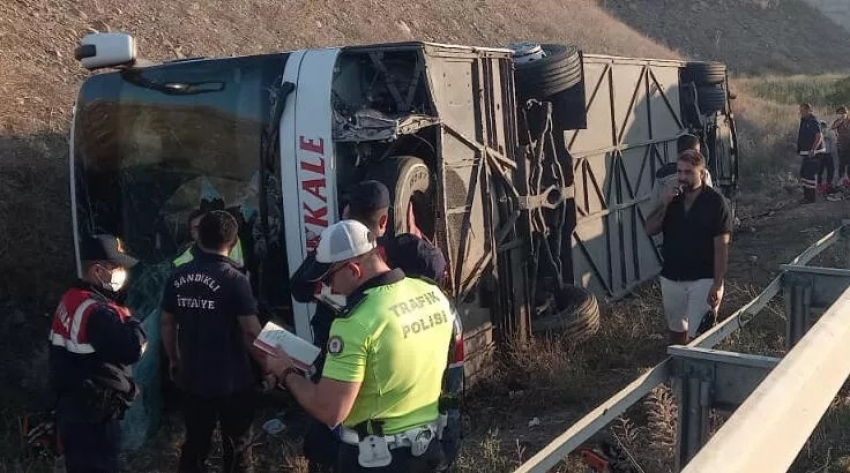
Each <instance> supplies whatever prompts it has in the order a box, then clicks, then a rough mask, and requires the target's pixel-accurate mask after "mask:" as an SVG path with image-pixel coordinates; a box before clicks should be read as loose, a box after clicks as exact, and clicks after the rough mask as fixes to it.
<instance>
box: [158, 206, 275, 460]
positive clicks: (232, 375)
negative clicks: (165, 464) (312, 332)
mask: <svg viewBox="0 0 850 473" xmlns="http://www.w3.org/2000/svg"><path fill="white" fill-rule="evenodd" d="M237 226H238V224H237V222H236V219H235V218H234V217H233V216H232V215H231V214H229V213H228V212H226V211H223V210H214V211H212V212H209V213H208V214H206V215H205V216H204V217H203V219H201V221H200V224H199V226H198V243H197V246H198V250H199V251H198V252H197V254H196V255H195V257H194V258H193V259H192V261H190V262H188V263H186V264H183V265H182V266H180V267H179V268H177V269H176V270H175V271H174V273H173V274H172V275H171V278H170V279H169V281H168V284H167V285H166V288H165V293H164V295H163V302H162V319H161V331H162V341H163V345H164V347H165V351H166V354H167V357H168V360H169V372H170V373H171V377H172V379H173V380H174V381H175V383H176V384H177V386H178V387H179V388H180V389H181V390H182V391H183V393H184V410H183V415H184V422H185V425H186V439H185V442H184V444H183V448H182V452H181V456H180V471H187V472H195V471H205V462H206V459H207V455H208V454H209V449H210V443H211V439H212V434H213V430H215V427H216V422H217V421H218V422H220V424H221V431H222V437H223V441H222V444H223V449H224V458H223V460H224V471H228V472H234V471H252V468H253V465H252V463H253V462H252V458H251V456H252V455H251V443H252V438H251V424H252V422H253V419H254V411H253V409H254V396H253V395H254V386H255V384H256V383H257V381H258V380H257V379H255V378H256V373H255V371H254V370H253V369H252V367H251V357H252V356H254V357H255V359H256V361H257V362H258V363H262V361H263V358H262V356H261V355H260V354H259V353H260V352H259V351H258V350H254V349H252V348H251V346H252V344H253V341H254V339H255V338H256V337H257V335H258V334H259V333H260V330H261V327H260V323H259V321H258V319H257V315H256V313H257V306H256V301H255V299H254V296H253V293H252V292H251V287H250V284H249V282H248V278H247V276H245V275H244V274H243V273H241V272H240V271H238V270H237V269H236V268H235V267H234V264H233V262H232V261H231V260H230V259H229V258H228V257H227V255H228V254H229V253H230V251H231V250H232V248H233V246H234V245H235V244H236V232H237Z"/></svg>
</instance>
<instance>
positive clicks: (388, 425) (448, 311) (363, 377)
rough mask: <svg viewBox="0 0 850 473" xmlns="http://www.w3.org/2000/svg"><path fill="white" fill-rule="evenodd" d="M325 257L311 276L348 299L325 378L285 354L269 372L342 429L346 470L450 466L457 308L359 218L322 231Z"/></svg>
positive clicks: (340, 461) (320, 251)
mask: <svg viewBox="0 0 850 473" xmlns="http://www.w3.org/2000/svg"><path fill="white" fill-rule="evenodd" d="M316 262H317V264H315V265H312V266H311V271H310V272H312V273H313V274H311V275H312V276H320V277H321V279H323V280H324V281H325V282H326V283H328V284H329V285H330V286H331V288H332V289H333V290H334V291H335V292H337V293H339V294H343V295H345V296H346V307H345V309H344V311H343V313H342V314H341V315H340V317H338V318H337V319H336V320H334V322H333V325H332V327H331V330H330V337H329V339H328V343H327V351H328V357H327V359H326V360H325V365H324V368H323V373H322V378H321V380H320V381H319V382H318V383H313V382H312V381H310V380H308V379H306V378H304V377H303V376H301V375H300V372H299V370H298V368H296V365H294V364H293V362H292V360H291V359H290V358H289V357H288V356H287V355H286V354H285V353H284V352H282V351H280V350H278V351H277V352H276V354H275V355H274V356H271V357H269V359H268V361H267V367H268V369H269V370H270V371H271V372H272V373H274V374H275V375H276V376H277V378H278V379H279V380H280V382H281V385H282V386H283V387H285V388H286V389H288V390H289V391H290V392H292V394H293V395H294V396H295V398H296V399H297V401H298V402H299V404H301V406H303V407H304V409H305V410H307V412H308V413H310V414H311V415H312V416H313V417H315V418H316V419H318V420H320V421H321V422H323V423H324V424H325V425H327V426H331V427H336V426H339V428H338V429H337V430H336V431H337V432H338V435H339V439H340V440H341V444H340V449H339V453H338V457H337V464H336V467H337V471H340V472H359V471H364V472H367V471H368V472H409V471H417V472H420V471H421V472H431V471H442V469H443V468H445V454H444V452H443V448H442V445H441V443H440V442H439V441H437V438H438V436H439V430H440V422H439V419H440V414H439V402H440V397H441V386H442V383H443V377H444V373H445V369H446V354H447V353H448V352H449V351H450V348H451V346H452V345H453V342H454V340H453V337H452V334H453V331H454V327H455V325H454V324H455V321H456V318H457V315H456V313H455V311H454V310H453V307H452V305H451V304H450V302H449V301H448V300H447V299H446V298H445V296H444V295H443V293H442V292H441V291H440V289H439V287H437V286H436V285H435V284H433V283H429V282H426V281H424V280H421V279H416V278H408V277H405V274H404V272H403V271H402V270H400V269H394V270H391V269H390V268H389V266H388V265H387V263H386V262H385V261H384V260H383V259H382V258H381V257H380V256H379V255H378V254H377V244H376V238H375V236H374V234H373V233H372V232H371V231H370V230H369V229H368V228H367V227H366V226H365V225H363V224H362V223H360V222H358V221H355V220H343V221H341V222H338V223H336V224H334V225H331V226H329V227H328V228H327V229H325V231H324V232H322V235H321V239H320V241H319V245H318V247H317V250H316ZM315 272H318V273H319V274H316V273H315Z"/></svg>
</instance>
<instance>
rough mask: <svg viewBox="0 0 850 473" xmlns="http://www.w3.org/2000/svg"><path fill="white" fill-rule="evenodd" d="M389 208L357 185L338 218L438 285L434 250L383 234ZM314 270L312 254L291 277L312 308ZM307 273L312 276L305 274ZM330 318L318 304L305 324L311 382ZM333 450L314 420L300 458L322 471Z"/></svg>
mask: <svg viewBox="0 0 850 473" xmlns="http://www.w3.org/2000/svg"><path fill="white" fill-rule="evenodd" d="M389 206H390V193H389V189H387V187H386V186H385V185H384V184H383V183H381V182H379V181H375V180H366V181H361V182H359V183H357V184H355V185H354V186H353V187H352V188H351V189H350V190H349V202H348V205H347V206H346V208H345V211H344V213H343V217H344V218H352V219H355V220H357V221H359V222H360V223H362V224H364V225H366V227H368V228H369V230H371V231H372V233H373V234H375V235H376V236H377V237H378V252H379V253H380V255H381V257H382V258H383V259H384V260H385V261H386V262H387V264H388V265H389V266H390V267H391V268H396V267H397V268H400V269H401V270H402V271H403V272H404V273H405V274H406V275H408V276H421V277H425V278H428V279H432V280H434V281H437V282H440V281H442V279H443V275H444V273H445V269H446V260H445V258H444V257H443V254H442V253H441V252H440V250H439V249H438V248H437V247H435V246H434V245H432V244H430V243H429V242H427V241H426V240H424V239H422V238H420V237H419V236H417V235H414V234H412V233H404V234H399V235H393V236H388V235H387V234H386V231H387V224H388V222H389ZM315 264H316V263H315V254H314V253H311V254H310V255H308V256H307V258H306V259H305V260H304V262H303V263H302V264H301V266H300V267H299V269H298V270H296V272H295V273H294V274H293V275H292V278H291V280H290V287H291V290H292V296H293V297H294V298H295V300H297V301H299V302H312V301H313V299H314V294H315V292H316V287H317V283H319V279H320V277H319V276H317V275H318V274H320V273H319V272H316V270H315V269H312V266H313V265H315ZM311 272H312V273H313V274H310V273H311ZM334 318H336V310H335V309H334V308H331V307H329V306H328V305H326V303H324V302H322V301H319V303H318V305H317V306H316V312H315V314H314V315H313V318H312V319H311V320H310V324H311V325H312V327H313V342H314V343H315V344H316V345H317V346H319V347H321V348H322V353H321V355H320V356H319V359H318V360H316V372H315V374H314V380H315V381H318V380H319V379H320V378H321V376H322V366H323V363H324V358H325V356H326V355H327V353H326V345H327V341H328V333H329V332H330V328H331V324H332V323H333V320H334ZM336 444H337V441H336V439H335V438H334V437H333V435H332V433H331V431H330V429H329V428H328V426H326V425H324V424H322V423H321V422H318V421H315V420H314V421H313V422H312V424H311V426H310V428H309V430H308V432H307V435H306V437H305V438H304V455H305V456H306V457H307V459H308V461H309V471H310V472H311V473H313V472H317V471H321V468H322V466H329V465H333V464H334V463H335V462H336V457H337V449H336Z"/></svg>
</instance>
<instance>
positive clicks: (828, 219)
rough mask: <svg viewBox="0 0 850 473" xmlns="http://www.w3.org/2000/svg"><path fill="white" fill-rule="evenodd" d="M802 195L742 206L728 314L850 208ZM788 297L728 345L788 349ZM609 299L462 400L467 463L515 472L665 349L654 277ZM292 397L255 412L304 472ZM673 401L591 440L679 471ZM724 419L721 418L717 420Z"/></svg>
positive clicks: (172, 429)
mask: <svg viewBox="0 0 850 473" xmlns="http://www.w3.org/2000/svg"><path fill="white" fill-rule="evenodd" d="M798 199H799V196H798V195H796V194H795V195H789V196H788V198H787V199H786V200H785V201H773V202H771V207H770V208H767V207H765V206H760V207H749V206H746V205H745V206H744V207H742V208H741V209H740V210H739V215H740V218H741V225H740V227H739V228H738V230H737V232H736V234H735V236H734V239H733V245H732V252H731V255H730V267H729V275H728V282H727V286H726V296H725V302H724V305H723V308H722V310H721V317H726V316H728V315H729V314H730V313H732V312H733V311H735V310H736V309H738V308H739V307H740V306H742V305H743V304H745V303H746V302H748V301H749V300H750V299H751V298H753V297H754V296H755V295H757V294H758V292H760V291H761V290H762V289H763V288H764V286H766V285H767V284H768V283H769V282H770V281H771V280H772V279H773V278H774V277H775V276H776V275H777V274H778V267H779V265H780V264H782V263H786V262H789V261H790V260H791V259H792V258H793V257H794V256H796V255H797V254H799V253H800V252H802V251H803V250H804V249H805V248H806V247H808V246H809V245H810V244H812V243H813V242H815V241H817V240H818V239H819V238H821V237H822V236H823V235H824V234H826V233H828V232H829V231H831V230H832V229H834V228H835V227H837V226H838V225H840V223H841V220H842V219H844V218H848V217H850V202H819V203H816V204H798V203H797V202H796V201H797V200H798ZM770 209H777V210H770ZM774 305H776V304H774ZM781 308H782V305H781V298H780V300H779V301H778V305H776V307H775V308H774V309H775V310H774V311H773V312H771V311H770V310H765V311H763V312H762V314H760V315H759V316H758V317H757V319H761V320H754V321H753V323H752V324H751V325H750V326H748V327H749V328H748V333H747V334H746V336H743V337H742V336H734V337H732V338H730V341H729V343H728V346H725V347H724V349H727V350H733V351H736V350H740V351H742V352H753V351H761V352H762V353H761V354H772V355H778V356H781V353H777V352H776V351H781V348H777V349H776V351H773V349H772V348H771V343H769V342H765V340H774V341H776V342H777V343H778V345H777V346H778V347H780V346H781V340H780V339H781V334H782V333H783V331H784V329H783V326H782V325H781V324H782V320H781V318H779V317H778V316H777V311H781ZM602 310H603V317H604V319H603V320H604V322H603V324H605V325H604V326H603V328H602V329H601V331H600V333H599V334H598V336H597V337H596V338H594V339H593V340H590V341H589V342H587V343H585V344H584V345H582V346H580V347H573V348H571V349H566V350H565V349H564V348H563V346H561V345H559V344H558V342H550V341H545V340H538V341H537V343H535V344H534V346H533V348H532V349H531V352H525V353H521V354H520V355H517V356H519V357H525V358H523V359H522V360H519V361H520V362H521V363H522V364H523V366H525V368H526V372H525V373H516V372H509V373H503V374H502V375H501V376H498V377H497V379H496V380H494V382H493V383H492V384H486V385H484V386H482V387H481V388H479V389H477V390H475V391H474V392H473V393H472V396H471V398H470V399H469V404H468V408H467V411H466V417H467V418H466V437H465V440H464V449H463V451H462V454H461V458H460V460H459V465H458V466H459V468H458V469H459V470H460V471H463V472H479V471H494V472H496V471H505V472H507V471H512V470H513V469H514V468H515V467H516V466H517V465H519V464H520V463H521V462H522V461H524V460H526V459H528V458H529V457H530V456H532V455H533V454H534V453H535V452H537V451H539V450H540V449H541V448H543V447H544V446H545V445H547V444H548V443H549V442H550V441H551V440H552V439H554V438H555V437H556V436H558V435H559V434H561V433H562V432H563V431H564V430H566V429H567V428H568V427H569V426H570V425H572V424H573V423H574V422H576V421H577V420H579V419H580V418H581V417H583V416H584V415H585V414H586V413H587V412H589V411H590V410H592V409H593V408H595V407H596V406H597V405H598V404H599V403H601V402H602V401H604V400H605V399H606V398H608V397H609V396H611V395H612V394H614V393H615V392H617V391H618V390H619V389H621V388H622V387H624V386H625V385H626V384H628V383H629V382H631V381H632V380H633V379H634V378H636V377H637V376H639V375H640V374H641V373H642V372H643V371H644V370H646V369H647V368H650V367H652V366H653V365H655V364H656V363H658V362H660V361H661V360H662V359H664V358H665V356H666V353H665V349H666V338H665V337H666V331H665V326H664V323H663V319H662V316H661V312H660V293H659V289H658V286H657V284H656V283H654V282H651V283H648V284H647V285H646V286H645V287H643V288H641V289H640V290H638V291H637V292H636V293H635V294H634V295H633V296H632V297H630V298H627V299H625V300H623V301H620V302H617V303H614V304H606V305H604V306H603V309H602ZM624 319H631V323H625V320H624ZM752 340H758V341H759V342H758V343H753V342H752ZM505 380H509V381H505ZM285 402H286V396H285V395H279V396H278V402H277V403H276V402H270V403H269V404H268V405H267V407H266V408H265V409H264V411H263V413H262V416H261V418H260V420H259V421H258V422H259V423H261V422H262V421H264V420H266V419H267V418H269V417H270V416H272V415H275V414H280V412H281V411H283V412H285V415H284V419H286V423H287V425H288V426H289V427H290V430H288V431H287V433H286V434H285V435H283V436H282V437H279V438H274V437H269V436H268V435H266V434H263V433H260V434H259V435H258V440H257V441H258V450H257V452H258V457H259V460H258V463H259V465H260V466H261V469H260V471H281V470H282V471H297V472H301V471H306V470H305V466H304V464H303V459H301V458H300V457H299V456H298V455H297V452H298V448H299V446H298V441H299V438H300V435H301V433H302V431H301V430H300V429H299V424H300V421H299V419H300V414H299V413H298V411H297V409H289V408H287V407H281V406H283V405H285V404H281V403H285ZM658 410H662V411H664V410H666V411H668V413H667V414H660V415H662V416H665V415H666V416H668V417H669V418H668V419H667V420H661V421H658V420H655V421H653V417H652V416H653V413H654V412H656V411H658ZM670 411H672V412H670ZM674 411H675V401H674V400H673V399H672V398H670V396H669V389H668V390H667V391H666V394H665V391H664V390H661V391H659V392H657V393H654V394H653V395H652V396H650V397H649V399H648V400H645V401H643V402H641V403H638V404H637V405H636V406H635V408H633V409H631V410H630V411H629V413H628V414H627V415H626V416H624V417H623V418H621V419H619V420H618V421H615V422H613V423H612V424H611V425H609V426H608V428H606V429H604V430H603V431H601V432H600V433H599V435H597V436H596V438H595V439H594V440H602V439H611V438H615V439H620V441H622V443H623V444H624V447H625V448H629V447H631V448H633V449H634V451H632V453H631V454H632V455H634V457H635V459H636V461H637V463H639V464H640V465H641V466H642V468H643V469H644V471H647V472H659V473H660V472H666V471H672V465H673V452H674V450H673V448H672V445H671V442H672V441H674V439H675V430H674V428H673V423H674V422H675V418H674V417H675V412H674ZM654 415H656V416H657V415H659V414H657V413H655V414H654ZM716 418H718V419H719V418H720V417H719V416H716ZM171 422H172V423H171V424H169V426H168V427H167V428H166V429H164V431H163V433H162V434H161V435H160V436H159V437H158V439H157V440H156V442H155V443H153V444H152V445H151V446H150V447H149V448H146V449H145V450H144V451H142V452H139V453H137V454H134V455H132V456H131V457H130V458H129V461H130V465H132V467H131V469H132V470H133V471H162V470H163V469H167V466H166V465H169V466H171V465H173V464H174V462H175V461H176V458H177V455H178V452H179V440H180V438H181V427H180V425H179V419H178V418H177V417H176V416H173V415H172V417H171ZM653 422H655V423H653ZM659 422H660V423H661V424H660V425H659ZM720 425H721V422H720V421H718V422H717V425H716V426H715V427H719V426H720ZM824 438H828V437H824ZM819 445H820V446H821V447H823V450H824V451H820V450H817V451H813V452H810V453H809V454H803V455H801V460H800V463H801V464H800V465H799V466H798V469H796V470H795V471H800V472H804V471H805V472H808V471H813V470H811V469H810V468H809V467H808V466H807V465H810V464H813V462H815V461H816V459H819V458H821V456H822V455H823V454H824V453H826V451H825V450H826V448H829V443H828V442H827V441H823V442H821V443H820V444H819ZM642 446H643V447H645V448H640V447H642ZM557 471H560V472H575V473H580V472H581V473H584V472H585V471H586V470H585V469H584V467H583V466H581V464H580V462H579V461H578V460H576V459H575V458H571V459H569V460H568V462H567V463H565V464H564V465H562V466H561V467H560V469H559V470H557Z"/></svg>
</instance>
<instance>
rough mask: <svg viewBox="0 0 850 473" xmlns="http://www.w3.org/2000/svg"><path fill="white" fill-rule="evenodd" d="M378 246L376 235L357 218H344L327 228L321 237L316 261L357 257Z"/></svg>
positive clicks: (329, 261) (337, 260) (335, 260)
mask: <svg viewBox="0 0 850 473" xmlns="http://www.w3.org/2000/svg"><path fill="white" fill-rule="evenodd" d="M377 246H378V244H377V242H376V240H375V235H374V234H373V233H372V232H371V231H370V230H369V228H368V227H366V225H363V224H362V223H360V222H358V221H357V220H342V221H339V222H337V223H335V224H333V225H331V226H329V227H328V228H326V229H325V230H324V231H323V232H322V235H321V237H320V238H319V246H318V248H316V261H317V262H319V263H338V262H340V261H345V260H348V259H351V258H356V257H358V256H361V255H365V254H366V253H368V252H370V251H372V250H374V249H375V248H376V247H377Z"/></svg>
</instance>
